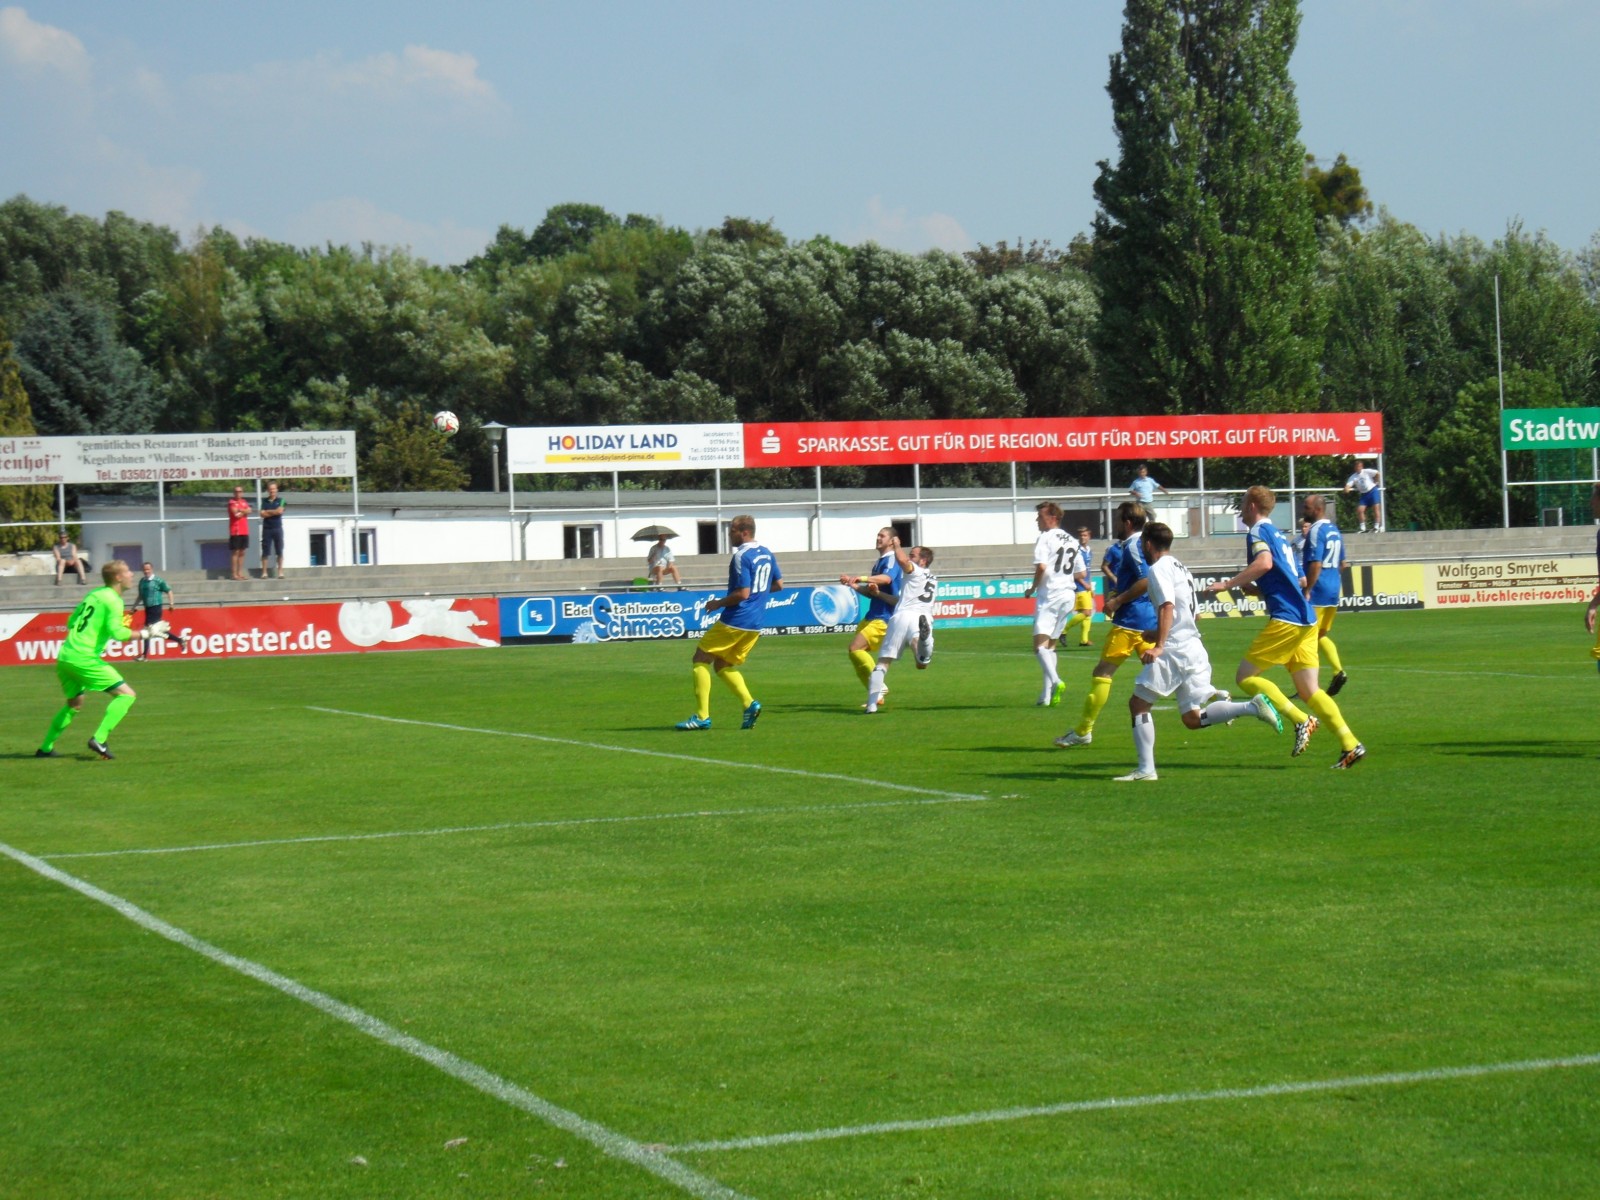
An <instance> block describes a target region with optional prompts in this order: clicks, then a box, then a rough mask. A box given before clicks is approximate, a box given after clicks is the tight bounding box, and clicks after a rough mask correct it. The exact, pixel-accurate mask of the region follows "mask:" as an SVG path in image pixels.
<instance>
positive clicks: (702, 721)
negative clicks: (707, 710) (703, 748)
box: [673, 716, 711, 733]
mask: <svg viewBox="0 0 1600 1200" xmlns="http://www.w3.org/2000/svg"><path fill="white" fill-rule="evenodd" d="M673 728H674V729H676V730H678V731H679V732H680V733H687V732H688V731H689V730H691V729H710V728H711V718H710V717H701V716H694V717H690V718H689V719H688V720H687V721H679V722H678V723H677V724H676V725H674V726H673Z"/></svg>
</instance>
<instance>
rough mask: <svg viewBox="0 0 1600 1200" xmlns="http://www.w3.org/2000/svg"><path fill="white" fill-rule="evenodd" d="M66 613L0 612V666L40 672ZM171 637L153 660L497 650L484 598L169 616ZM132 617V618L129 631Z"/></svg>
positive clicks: (112, 656)
mask: <svg viewBox="0 0 1600 1200" xmlns="http://www.w3.org/2000/svg"><path fill="white" fill-rule="evenodd" d="M68 616H69V614H68V613H64V612H56V613H0V666H15V665H20V664H24V663H33V664H39V665H45V666H48V665H50V664H52V663H54V662H55V660H56V656H57V655H58V654H60V653H61V642H62V639H63V638H65V637H66V633H67V617H68ZM168 619H169V620H170V621H171V624H172V632H173V633H177V634H186V635H187V636H188V639H189V643H188V645H187V646H183V647H180V646H179V645H178V644H177V643H175V642H167V641H163V640H161V639H156V640H154V641H152V642H151V643H150V656H151V658H153V659H156V660H158V661H159V660H161V659H172V658H259V657H267V656H273V655H283V654H344V653H350V652H352V651H361V650H443V649H451V648H464V647H468V646H471V647H485V648H487V647H491V646H498V645H499V644H500V619H499V613H498V612H497V610H496V607H495V602H494V600H493V599H492V598H488V597H475V598H471V599H452V598H447V597H431V596H430V597H426V598H418V599H415V600H396V601H389V600H347V601H345V602H344V603H343V604H274V605H254V604H251V605H238V606H236V607H230V608H184V609H174V610H171V612H170V614H169V617H168ZM139 623H140V618H139V617H137V616H135V617H134V621H133V624H134V628H138V626H139ZM139 644H140V643H139V639H138V638H134V639H133V640H131V641H126V642H112V643H110V644H109V645H107V646H106V649H105V655H104V657H105V659H106V661H108V662H110V663H113V664H120V663H123V662H128V661H131V660H132V659H133V658H134V657H135V656H136V655H137V654H138V653H139Z"/></svg>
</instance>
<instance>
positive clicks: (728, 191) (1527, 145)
mask: <svg viewBox="0 0 1600 1200" xmlns="http://www.w3.org/2000/svg"><path fill="white" fill-rule="evenodd" d="M1303 11H1304V18H1303V21H1302V25H1301V36H1300V48H1299V50H1298V52H1297V53H1296V55H1295V59H1294V64H1293V69H1294V76H1295V81H1296V85H1297V89H1298V94H1299V100H1300V113H1301V120H1302V122H1303V127H1304V128H1303V133H1302V138H1303V140H1304V142H1305V143H1306V146H1307V148H1308V149H1309V150H1311V151H1312V152H1313V153H1315V154H1317V155H1318V156H1319V157H1321V158H1325V159H1332V158H1333V156H1334V155H1336V154H1338V153H1340V152H1343V153H1345V154H1347V155H1348V156H1349V157H1350V159H1351V161H1353V162H1354V163H1355V164H1356V165H1357V166H1359V167H1360V168H1361V173H1362V178H1363V180H1364V182H1365V183H1366V185H1367V188H1368V190H1369V192H1370V193H1371V196H1372V198H1373V200H1374V201H1375V202H1377V203H1378V204H1381V205H1384V206H1386V207H1387V208H1388V209H1389V210H1390V211H1391V212H1392V213H1393V214H1394V215H1395V216H1396V217H1398V218H1400V219H1402V220H1405V221H1409V222H1411V223H1413V224H1415V225H1417V226H1419V227H1421V228H1422V229H1423V230H1424V231H1425V232H1427V233H1429V234H1440V233H1447V234H1457V233H1469V234H1473V235H1476V236H1478V237H1481V238H1483V239H1485V240H1493V239H1494V238H1496V237H1499V236H1500V235H1501V234H1503V233H1504V232H1505V229H1506V225H1507V222H1509V221H1512V220H1521V221H1522V223H1523V224H1524V226H1525V227H1526V228H1527V229H1529V230H1541V229H1542V230H1545V231H1546V232H1548V234H1549V235H1550V236H1551V238H1553V239H1554V240H1555V241H1556V242H1557V243H1559V244H1560V245H1562V246H1564V247H1566V248H1567V249H1569V250H1579V249H1582V248H1583V247H1584V246H1585V245H1586V244H1587V243H1588V242H1589V241H1590V239H1591V238H1592V237H1594V236H1595V235H1596V233H1597V231H1600V204H1597V203H1596V200H1595V198H1596V196H1600V153H1597V152H1596V144H1597V140H1600V139H1597V135H1596V123H1597V114H1600V69H1597V66H1596V64H1597V63H1600V3H1596V0H1305V3H1304V5H1303ZM1120 28H1121V4H1120V3H1117V2H1116V0H1056V2H1055V3H1035V2H1025V0H1018V2H1014V3H1007V2H1005V0H988V2H985V3H976V2H970V3H941V2H939V0H928V2H919V3H912V2H901V3H887V2H876V0H848V2H845V0H812V2H806V0H800V2H799V3H790V4H782V5H780V4H776V3H762V2H760V0H743V2H727V3H722V2H711V0H681V2H678V3H645V2H641V0H632V2H630V0H588V2H586V3H582V4H574V3H570V2H563V3H544V2H541V0H492V2H491V0H457V2H456V3H441V2H440V0H384V2H382V3H379V2H376V0H374V2H366V0H363V2H361V3H352V2H347V0H319V2H316V3H308V2H306V0H268V2H267V3H259V2H258V3H250V4H244V3H238V2H237V0H205V2H201V0H139V2H130V0H33V2H31V3H26V4H6V3H5V2H4V0H0V198H4V197H9V196H12V195H16V194H17V193H26V194H27V195H28V196H30V197H32V198H34V199H35V200H41V201H49V202H53V203H58V204H63V205H65V206H67V207H68V208H70V209H72V210H74V211H77V212H83V213H89V214H92V215H95V216H99V215H100V214H102V213H104V212H106V211H107V210H109V209H120V210H122V211H124V212H127V213H130V214H132V215H134V216H137V217H141V218H145V219H148V220H153V221H159V222H161V223H164V224H167V225H171V226H173V227H175V228H177V229H179V230H180V231H181V232H183V233H184V234H185V236H186V237H187V236H188V235H189V234H191V233H192V232H193V231H194V230H195V229H196V228H198V227H199V226H201V225H211V224H222V225H225V226H227V227H228V228H230V229H233V230H235V231H236V232H238V233H241V234H260V235H263V236H266V237H270V238H274V239H278V240H283V241H289V242H292V243H294V244H296V245H315V244H320V243H323V242H326V241H330V240H331V241H335V242H360V241H363V240H368V241H374V242H378V243H383V244H391V245H395V244H398V245H409V246H410V247H412V249H413V250H415V251H416V252H417V253H418V254H421V255H423V256H425V257H427V258H429V259H431V260H433V261H435V262H459V261H461V260H462V259H464V258H466V257H468V256H470V255H471V254H473V253H475V252H476V251H478V250H479V249H481V248H482V246H483V245H484V244H485V243H486V242H487V241H488V240H489V239H490V238H491V237H492V236H493V234H494V231H495V229H496V228H497V227H498V226H499V225H501V224H511V225H516V226H521V227H522V228H525V229H532V228H533V226H534V225H536V224H537V223H538V221H539V220H540V218H541V217H542V216H543V214H544V212H545V210H546V209H547V208H549V207H550V206H551V205H553V204H559V203H562V202H565V201H582V202H587V203H595V204H600V205H602V206H604V207H605V208H607V209H609V210H611V211H612V212H615V213H618V214H625V213H629V212H639V213H644V214H647V215H650V216H655V217H659V218H661V219H663V220H665V221H666V222H668V223H670V224H674V225H681V226H684V227H686V228H689V229H697V228H705V227H708V226H714V225H717V224H719V223H720V222H721V221H722V219H723V217H725V216H727V215H730V214H732V215H739V216H747V217H753V218H756V219H758V220H767V219H770V220H772V221H773V222H774V223H775V224H776V225H777V227H778V228H779V229H780V230H782V231H783V232H784V233H785V234H786V235H788V236H789V237H790V238H806V237H810V236H812V235H815V234H826V235H828V236H830V237H834V238H837V239H840V240H842V241H846V242H850V243H856V242H861V241H865V240H868V239H872V240H875V241H878V242H880V243H882V244H883V245H886V246H892V247H895V248H899V249H905V250H913V251H919V250H924V249H927V248H929V247H934V246H938V247H943V248H946V249H951V250H963V249H968V248H970V247H972V246H973V245H975V244H977V243H978V242H987V243H993V242H996V241H998V240H1000V239H1006V240H1013V239H1015V238H1016V237H1018V236H1019V235H1021V236H1022V237H1023V238H1039V239H1041V240H1043V239H1049V240H1050V241H1052V242H1054V243H1055V244H1056V245H1058V246H1064V245H1065V244H1066V243H1067V242H1068V241H1069V240H1070V239H1071V238H1072V236H1073V235H1074V234H1075V233H1078V232H1080V231H1083V230H1086V229H1087V228H1088V226H1089V223H1090V220H1091V219H1092V217H1093V214H1094V199H1093V193H1092V191H1091V186H1092V183H1093V180H1094V177H1095V171H1096V165H1095V164H1096V162H1097V160H1099V159H1101V158H1105V157H1109V156H1111V155H1113V154H1114V152H1115V142H1114V139H1113V137H1112V133H1111V122H1110V112H1109V106H1108V103H1107V99H1106V94H1105V81H1106V72H1107V61H1108V58H1109V56H1110V55H1111V54H1112V53H1113V52H1114V51H1115V50H1116V49H1117V46H1118V39H1119V34H1120Z"/></svg>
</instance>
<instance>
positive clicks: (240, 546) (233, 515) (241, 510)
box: [228, 487, 252, 583]
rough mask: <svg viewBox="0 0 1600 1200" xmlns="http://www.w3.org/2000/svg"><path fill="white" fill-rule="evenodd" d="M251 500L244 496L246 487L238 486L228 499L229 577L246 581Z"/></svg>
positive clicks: (238, 580) (237, 580)
mask: <svg viewBox="0 0 1600 1200" xmlns="http://www.w3.org/2000/svg"><path fill="white" fill-rule="evenodd" d="M251 511H252V510H251V508H250V501H248V500H246V499H245V498H244V489H243V488H242V487H236V488H234V489H233V496H232V498H231V499H230V500H229V501H228V555H229V563H230V568H229V571H228V578H229V579H232V580H234V581H236V582H239V583H243V582H244V552H245V551H246V550H247V549H249V548H250V513H251Z"/></svg>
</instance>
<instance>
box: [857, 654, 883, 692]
mask: <svg viewBox="0 0 1600 1200" xmlns="http://www.w3.org/2000/svg"><path fill="white" fill-rule="evenodd" d="M850 665H851V666H853V667H854V668H855V669H856V678H857V679H859V680H861V686H862V687H866V686H867V681H868V680H869V679H871V678H872V668H873V667H875V666H877V665H878V660H877V659H875V658H873V657H872V651H870V650H852V651H850Z"/></svg>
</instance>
